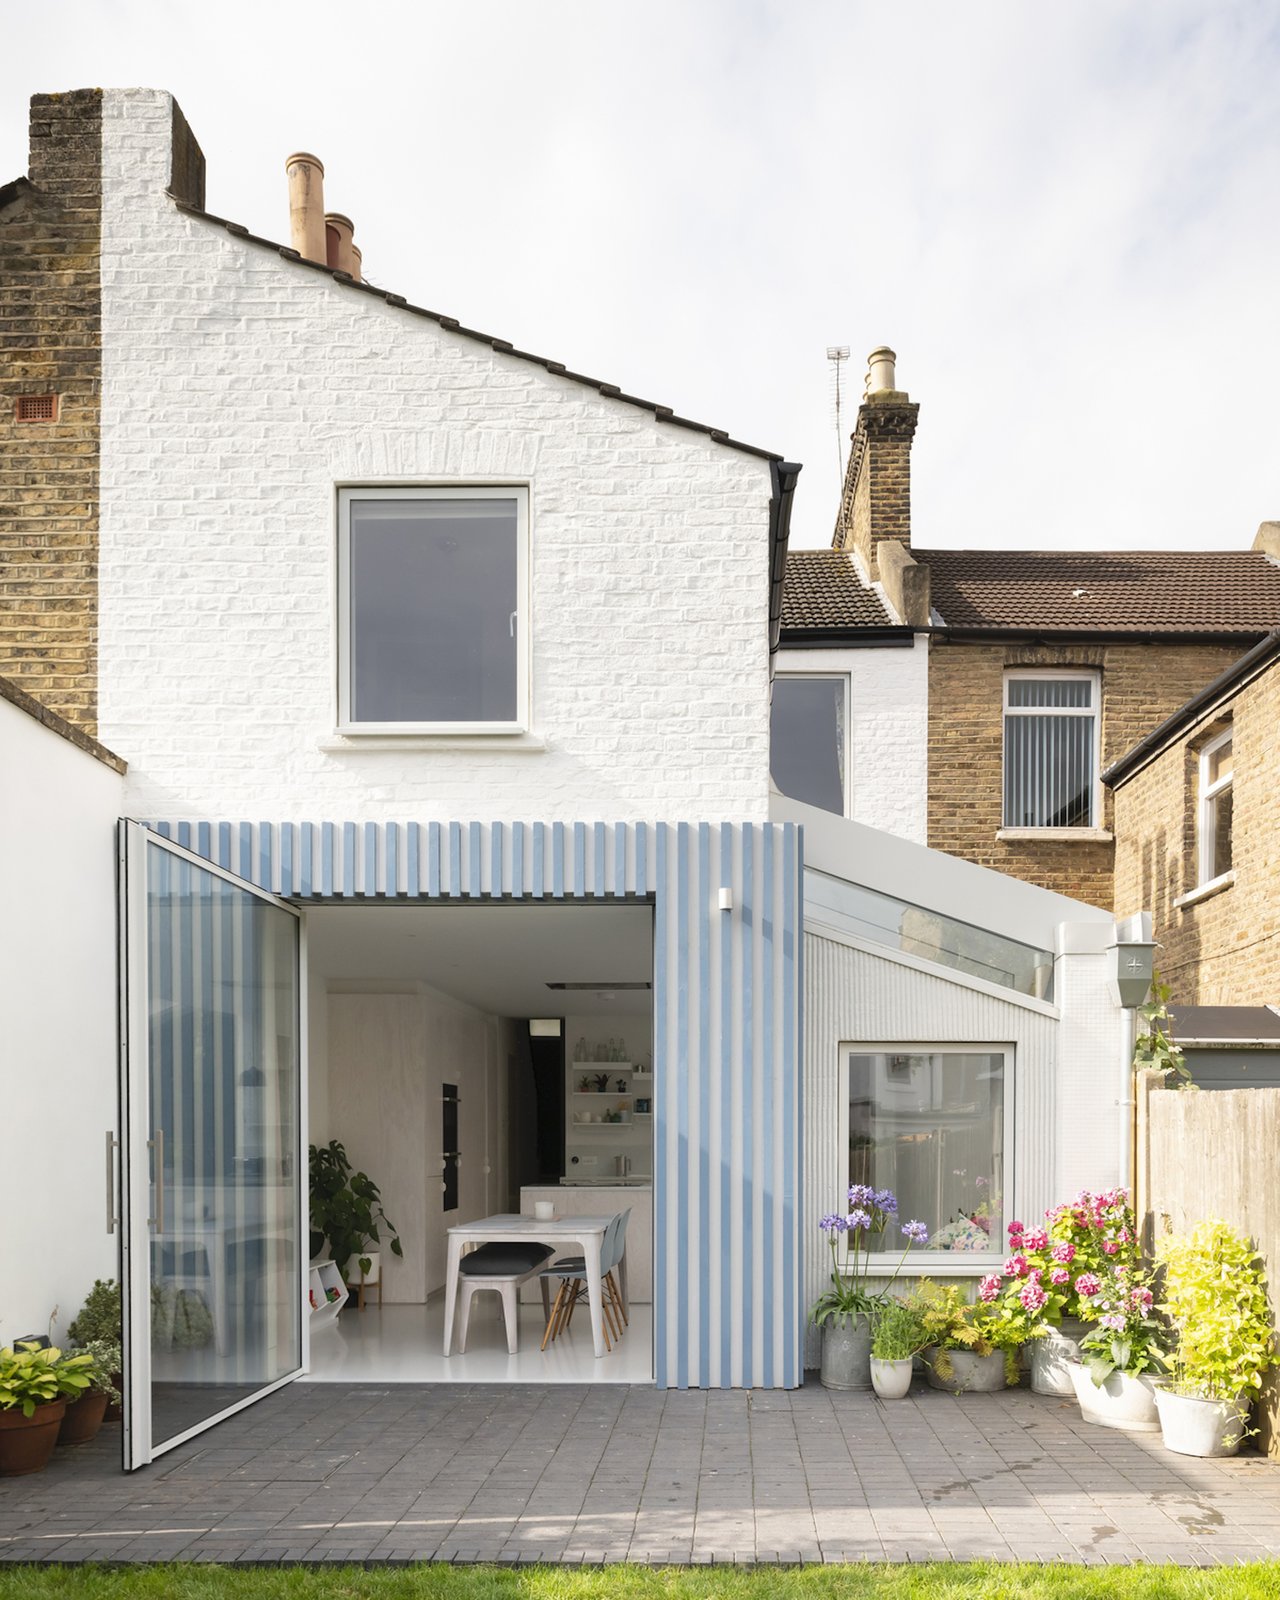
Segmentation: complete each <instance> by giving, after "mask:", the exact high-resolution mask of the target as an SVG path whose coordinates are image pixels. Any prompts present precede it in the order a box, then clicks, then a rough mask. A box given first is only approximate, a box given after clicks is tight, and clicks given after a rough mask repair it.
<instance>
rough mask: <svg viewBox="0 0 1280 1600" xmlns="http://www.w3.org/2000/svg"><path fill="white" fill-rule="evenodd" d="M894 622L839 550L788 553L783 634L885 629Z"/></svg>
mask: <svg viewBox="0 0 1280 1600" xmlns="http://www.w3.org/2000/svg"><path fill="white" fill-rule="evenodd" d="M892 625H893V619H892V618H891V617H890V616H889V614H888V612H887V611H886V610H885V608H884V605H883V603H882V601H881V599H880V596H879V595H878V594H877V593H876V592H875V590H874V589H871V588H868V586H867V585H866V584H864V583H863V581H862V579H861V577H860V576H859V575H858V569H857V568H856V567H855V566H854V564H853V562H852V561H851V560H850V558H849V557H848V556H847V555H845V554H844V552H843V551H842V550H789V551H788V552H787V582H786V587H785V588H784V590H783V592H782V631H783V632H784V633H785V632H786V631H787V630H788V629H789V628H868V627H870V628H884V627H891V626H892Z"/></svg>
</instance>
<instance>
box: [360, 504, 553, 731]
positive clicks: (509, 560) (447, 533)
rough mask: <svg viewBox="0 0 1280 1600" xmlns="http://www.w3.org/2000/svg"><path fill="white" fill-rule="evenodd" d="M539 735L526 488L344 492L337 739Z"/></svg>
mask: <svg viewBox="0 0 1280 1600" xmlns="http://www.w3.org/2000/svg"><path fill="white" fill-rule="evenodd" d="M528 725H529V492H528V490H527V489H526V488H522V487H506V486H495V487H470V486H469V487H465V488H463V487H455V486H449V487H441V488H368V489H365V488H354V489H341V490H339V493H338V727H339V732H340V733H343V734H361V733H364V734H397V733H408V734H433V733H440V734H472V733H474V734H486V733H491V734H513V733H523V732H524V731H525V730H526V729H527V728H528Z"/></svg>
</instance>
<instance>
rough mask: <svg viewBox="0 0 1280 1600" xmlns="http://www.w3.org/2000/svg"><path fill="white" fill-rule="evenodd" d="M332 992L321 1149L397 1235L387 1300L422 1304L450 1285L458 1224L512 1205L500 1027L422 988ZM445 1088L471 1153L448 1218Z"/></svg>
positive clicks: (388, 1264) (386, 1264) (333, 985)
mask: <svg viewBox="0 0 1280 1600" xmlns="http://www.w3.org/2000/svg"><path fill="white" fill-rule="evenodd" d="M339 914H340V913H339ZM394 914H395V913H394V912H390V913H388V915H392V916H393V915H394ZM328 989H329V1004H328V1084H327V1088H328V1094H327V1100H328V1120H327V1125H326V1127H325V1129H324V1134H323V1138H324V1140H325V1141H327V1140H329V1139H338V1140H340V1141H341V1142H342V1144H343V1145H344V1146H345V1147H346V1151H347V1155H348V1156H349V1157H350V1158H351V1162H352V1164H353V1166H355V1167H356V1168H357V1169H359V1170H360V1171H362V1172H367V1173H368V1174H369V1176H370V1177H371V1178H372V1179H373V1181H374V1182H375V1183H376V1184H377V1185H378V1187H379V1189H380V1190H381V1191H382V1201H383V1206H384V1209H385V1210H386V1213H387V1215H388V1216H389V1217H390V1218H391V1220H392V1221H393V1222H394V1223H395V1225H396V1227H397V1228H398V1229H399V1234H400V1241H401V1245H402V1247H403V1250H404V1256H403V1258H402V1259H397V1258H396V1257H394V1256H392V1255H391V1254H390V1252H389V1251H385V1250H384V1253H383V1269H384V1271H385V1273H386V1281H385V1284H384V1290H383V1292H384V1295H385V1298H386V1299H387V1300H388V1301H394V1302H408V1303H410V1304H419V1303H421V1302H422V1301H424V1300H425V1299H426V1298H427V1296H428V1295H429V1294H431V1293H432V1292H433V1291H434V1290H436V1289H439V1288H441V1287H442V1286H443V1284H444V1270H445V1252H446V1238H445V1229H446V1227H448V1225H449V1223H451V1222H454V1221H462V1220H466V1219H468V1218H472V1217H483V1216H487V1215H490V1214H491V1213H492V1212H494V1211H495V1210H500V1209H502V1207H503V1204H504V1203H505V1202H504V1199H503V1197H504V1195H505V1188H506V1183H505V1174H504V1172H503V1170H502V1168H503V1167H504V1165H505V1153H504V1139H505V1132H504V1130H503V1118H502V1107H503V1099H502V1098H501V1090H500V1087H499V1083H498V1079H499V1076H500V1074H499V1072H498V1023H497V1019H496V1018H493V1017H487V1016H485V1015H483V1014H482V1013H481V1012H479V1011H476V1010H474V1009H473V1008H472V1007H470V1006H466V1005H463V1004H461V1003H460V1002H459V1001H456V1000H452V999H449V998H448V997H446V996H444V995H440V994H437V993H435V992H433V991H431V990H428V989H425V988H418V989H414V990H412V991H408V992H402V993H382V994H372V993H360V992H356V993H347V992H344V988H343V985H342V983H341V980H339V979H331V980H330V981H329V985H328ZM313 1071H314V1068H313ZM446 1083H453V1084H456V1085H457V1087H458V1093H459V1097H460V1100H461V1104H460V1106H459V1117H458V1130H459V1139H460V1148H461V1151H462V1161H461V1165H460V1168H459V1195H458V1209H457V1211H456V1212H450V1213H449V1214H448V1215H447V1216H446V1215H445V1212H444V1208H443V1199H444V1194H443V1180H442V1170H443V1169H442V1162H441V1149H442V1146H441V1137H442V1131H443V1121H442V1117H443V1110H442V1101H441V1089H442V1086H443V1085H444V1084H446ZM313 1092H314V1090H313ZM312 1138H313V1142H317V1143H318V1142H321V1141H320V1140H319V1139H317V1138H316V1136H315V1134H314V1133H313V1135H312ZM486 1167H488V1168H490V1169H491V1170H490V1171H488V1172H486Z"/></svg>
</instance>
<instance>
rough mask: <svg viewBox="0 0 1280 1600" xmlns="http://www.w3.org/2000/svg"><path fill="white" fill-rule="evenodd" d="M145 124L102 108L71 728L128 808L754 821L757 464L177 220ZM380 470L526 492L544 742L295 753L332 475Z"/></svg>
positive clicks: (163, 135) (132, 96)
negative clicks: (97, 580) (102, 754)
mask: <svg viewBox="0 0 1280 1600" xmlns="http://www.w3.org/2000/svg"><path fill="white" fill-rule="evenodd" d="M170 104H171V103H170V100H169V97H168V96H167V95H165V94H162V93H158V92H154V91H148V90H128V91H109V92H108V93H107V94H106V96H105V100H104V111H103V124H104V126H103V188H104V214H103V262H102V273H103V344H104V375H103V402H102V535H101V540H102V548H101V603H102V615H101V637H100V656H99V659H100V664H101V674H102V678H101V713H100V730H99V731H100V736H101V738H102V739H103V741H104V742H105V743H106V744H107V745H108V746H110V747H111V748H113V749H115V750H117V751H119V752H120V753H121V754H122V755H124V756H125V757H126V758H127V759H128V761H129V785H130V788H129V805H130V808H131V810H132V812H133V813H134V814H136V815H144V816H145V815H163V816H171V817H177V816H191V817H195V816H219V817H221V816H233V817H247V818H251V819H256V818H264V817H266V818H282V817H294V816H305V817H324V816H329V817H339V816H342V817H360V818H371V819H383V818H392V817H402V816H406V815H411V816H414V817H418V818H429V817H435V818H441V819H445V818H473V817H475V818H483V819H485V820H490V819H500V820H501V819H511V818H520V817H526V818H527V817H543V818H548V819H557V818H558V819H570V818H582V817H588V818H591V817H603V818H609V819H612V818H618V819H635V818H663V817H666V818H674V817H714V818H727V819H732V820H745V819H758V820H763V819H764V818H765V817H766V816H767V814H768V736H769V730H768V679H767V674H768V663H767V603H768V579H767V570H768V569H767V557H768V524H767V517H768V502H769V493H770V485H769V469H768V464H767V463H766V462H765V461H762V460H759V459H756V458H753V457H751V456H748V455H745V454H743V453H741V452H739V451H735V450H732V449H730V448H727V447H725V446H722V445H718V444H716V443H714V442H713V441H712V440H710V439H708V438H706V437H705V436H703V435H700V434H697V433H692V432H689V431H687V430H685V429H681V428H677V427H672V426H669V425H663V424H660V423H658V422H657V421H656V420H655V419H654V418H652V417H649V416H647V415H646V414H645V413H644V412H642V411H640V410H638V409H636V408H634V407H631V406H628V405H625V404H623V403H621V402H617V401H611V400H607V399H604V398H603V397H601V396H600V395H599V394H597V393H596V392H594V391H593V390H591V389H589V388H587V387H585V386H583V385H580V384H576V383H573V382H571V381H568V380H565V379H561V378H557V377H555V376H553V375H551V374H549V373H546V372H545V371H543V370H542V369H541V368H539V367H537V366H534V365H533V364H531V363H529V362H525V361H521V360H519V359H517V358H513V357H511V356H507V355H503V354H500V353H497V352H495V351H493V350H491V349H489V348H488V347H487V346H485V345H482V344H479V343H476V342H475V341H472V340H468V339H465V338H462V337H459V336H457V335H455V334H451V333H448V332H445V331H444V330H442V329H440V328H439V327H437V326H436V325H435V324H433V323H431V322H428V321H426V320H424V319H422V318H419V317H414V316H412V315H411V314H410V313H408V312H406V311H400V310H397V309H395V308H392V307H388V306H385V305H383V304H382V303H381V302H379V301H376V300H373V299H371V298H369V297H368V296H366V295H364V294H362V293H361V292H360V291H358V290H355V289H352V288H350V287H346V286H343V285H340V284H336V283H333V282H332V281H330V280H329V279H327V278H325V277H323V276H321V275H320V274H317V273H315V272H313V271H309V270H308V269H306V268H304V267H300V266H296V265H293V264H290V263H288V262H285V261H283V260H281V259H280V257H279V256H278V255H276V254H275V253H274V252H272V251H269V250H265V249H263V248H262V247H260V246H255V245H250V244H248V243H245V242H244V241H241V240H238V239H236V238H234V237H232V236H230V235H228V234H227V233H226V232H225V230H223V229H222V228H219V227H215V226H213V225H211V224H208V223H203V222H201V221H199V220H198V219H195V218H192V217H188V216H184V215H183V214H182V213H181V212H179V211H177V210H176V209H175V207H174V206H173V203H172V202H171V201H170V200H169V199H168V198H167V197H166V195H165V193H164V190H165V186H166V184H167V182H168V171H169V126H170ZM280 217H281V225H282V232H283V231H284V223H285V218H286V196H285V185H284V177H283V170H282V172H281V180H280ZM373 265H374V266H375V269H376V263H375V264H373ZM513 270H519V269H518V263H517V264H513ZM424 279H425V281H424V282H423V283H422V284H421V285H411V284H407V285H403V286H402V287H403V288H405V289H407V290H413V291H414V295H413V297H414V298H422V299H425V300H427V301H430V299H431V291H430V281H429V276H428V275H427V274H425V273H424ZM405 480H429V481H436V482H439V481H443V482H458V483H474V482H483V481H485V480H507V481H510V480H515V481H528V483H529V484H530V486H531V489H530V505H531V528H532V587H533V729H534V732H535V733H536V734H538V735H540V736H541V737H542V738H543V739H544V740H545V741H546V746H547V748H546V749H545V751H541V752H537V753H530V752H524V751H520V752H513V751H498V750H495V749H493V748H488V749H486V748H485V747H484V744H483V741H477V742H476V743H475V744H474V745H473V746H470V747H466V748H463V749H454V750H444V749H439V748H433V749H429V750H422V749H419V750H412V751H410V750H405V749H403V748H397V749H395V750H391V751H385V750H379V751H374V750H361V751H358V752H355V753H351V752H347V751H343V752H340V753H334V752H332V751H326V750H324V749H322V748H321V743H322V741H324V740H325V739H326V738H328V737H330V736H331V735H332V733H333V729H334V723H335V679H336V667H335V650H336V641H335V634H334V594H335V587H336V580H335V565H336V534H335V484H337V483H342V482H347V483H351V482H356V483H369V484H376V483H382V482H402V481H405Z"/></svg>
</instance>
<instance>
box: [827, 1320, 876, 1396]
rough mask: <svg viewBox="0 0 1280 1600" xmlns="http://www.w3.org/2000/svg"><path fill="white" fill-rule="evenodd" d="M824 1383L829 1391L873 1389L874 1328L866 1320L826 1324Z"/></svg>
mask: <svg viewBox="0 0 1280 1600" xmlns="http://www.w3.org/2000/svg"><path fill="white" fill-rule="evenodd" d="M822 1383H823V1387H824V1388H827V1389H869V1388H870V1387H871V1325H870V1324H869V1323H868V1321H867V1319H866V1317H861V1316H859V1317H850V1318H846V1319H844V1320H843V1321H841V1322H827V1323H824V1324H823V1328H822Z"/></svg>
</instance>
